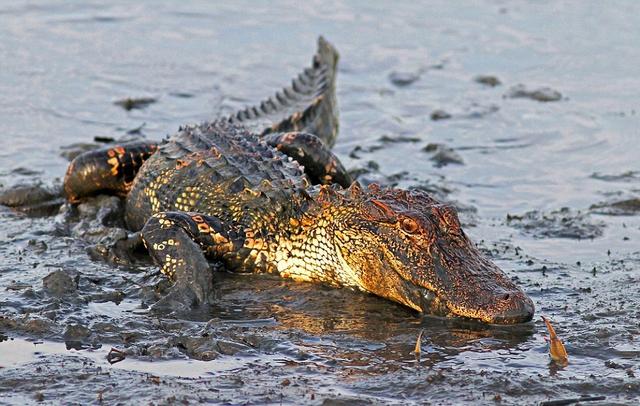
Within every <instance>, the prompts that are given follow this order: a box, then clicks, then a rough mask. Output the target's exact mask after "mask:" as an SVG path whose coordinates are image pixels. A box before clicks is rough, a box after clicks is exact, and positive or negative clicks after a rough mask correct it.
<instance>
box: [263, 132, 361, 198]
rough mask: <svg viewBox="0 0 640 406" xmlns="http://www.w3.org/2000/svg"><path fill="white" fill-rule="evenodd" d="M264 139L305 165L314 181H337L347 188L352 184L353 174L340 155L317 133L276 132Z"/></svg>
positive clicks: (308, 174) (322, 182)
mask: <svg viewBox="0 0 640 406" xmlns="http://www.w3.org/2000/svg"><path fill="white" fill-rule="evenodd" d="M264 140H265V142H266V143H267V144H269V145H271V146H272V147H275V148H277V149H278V150H279V151H281V152H282V153H284V154H286V155H288V156H290V157H291V158H293V159H295V160H296V161H298V163H300V165H302V166H304V172H305V173H306V174H307V176H308V177H309V179H310V180H311V182H312V183H314V184H319V183H320V184H325V185H327V184H332V183H337V184H339V185H340V186H342V187H345V188H347V187H349V185H351V182H352V180H351V176H349V174H348V173H347V171H346V169H344V166H342V163H341V162H340V160H339V159H338V157H337V156H335V155H334V154H333V152H331V150H330V149H329V148H327V146H326V145H324V143H323V142H322V140H321V139H320V138H318V137H316V136H315V135H313V134H309V133H303V132H288V133H275V134H268V135H266V136H265V137H264Z"/></svg>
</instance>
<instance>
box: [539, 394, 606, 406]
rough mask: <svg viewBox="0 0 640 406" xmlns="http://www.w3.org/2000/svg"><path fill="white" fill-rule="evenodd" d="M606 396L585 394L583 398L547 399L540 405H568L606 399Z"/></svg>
mask: <svg viewBox="0 0 640 406" xmlns="http://www.w3.org/2000/svg"><path fill="white" fill-rule="evenodd" d="M606 398H607V397H606V396H583V397H581V398H572V399H558V400H545V401H544V402H540V403H539V404H538V406H566V405H571V404H573V403H579V402H595V401H598V400H605V399H606Z"/></svg>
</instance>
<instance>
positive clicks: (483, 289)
mask: <svg viewBox="0 0 640 406" xmlns="http://www.w3.org/2000/svg"><path fill="white" fill-rule="evenodd" d="M309 185H310V182H309V180H308V178H307V177H306V175H305V174H304V172H303V170H302V169H301V167H300V166H299V165H298V164H297V163H296V162H289V160H288V159H287V157H286V156H285V155H283V154H282V153H280V152H279V151H277V150H276V149H274V148H271V147H269V146H268V145H266V144H265V143H264V142H262V141H261V140H260V139H259V138H258V137H256V136H255V135H252V134H251V133H249V132H247V131H246V130H244V129H242V128H239V127H235V126H232V125H229V124H226V123H221V122H218V123H213V124H205V125H201V126H194V127H187V128H185V129H184V130H183V131H182V132H181V133H179V134H178V135H177V136H175V137H174V138H173V139H172V140H170V141H169V142H168V143H166V144H164V145H162V146H160V147H159V150H158V152H157V153H156V154H154V155H153V156H152V157H151V158H150V159H149V160H148V161H147V162H146V163H145V164H144V165H143V167H142V170H141V171H140V173H139V175H138V176H137V177H136V179H135V181H134V184H133V186H132V190H131V193H130V194H129V197H128V198H127V208H126V216H127V217H126V218H127V222H128V224H129V226H130V227H131V228H132V229H140V228H142V227H143V226H144V225H145V223H146V224H147V226H145V230H143V235H144V233H145V231H146V232H147V233H149V232H150V231H158V229H157V228H152V229H150V230H147V228H148V224H149V222H148V221H147V220H148V219H149V218H152V219H153V218H154V217H155V220H158V221H159V222H160V224H161V226H160V228H163V227H164V226H166V229H169V228H172V227H174V226H176V223H177V222H180V223H181V224H184V225H183V226H182V227H185V228H186V229H187V230H188V234H189V235H190V236H191V237H192V239H193V240H194V241H196V242H197V244H198V245H199V247H200V248H201V249H202V250H203V252H204V253H205V254H206V256H207V257H209V258H210V259H214V260H220V261H222V262H223V263H224V264H225V266H226V268H227V269H229V270H231V271H236V272H271V273H277V274H279V275H281V276H282V277H285V278H293V279H295V280H299V281H313V282H322V283H326V284H329V285H332V286H337V287H350V288H354V289H360V290H363V291H366V292H370V293H373V294H375V295H378V296H382V297H385V298H387V299H390V300H393V301H395V302H398V303H401V304H403V305H406V306H409V307H411V308H413V309H416V310H418V311H423V312H429V313H436V314H444V315H459V316H466V317H470V318H474V319H479V320H482V321H485V322H489V323H517V322H522V321H527V320H529V319H530V318H531V317H532V315H533V304H532V302H531V300H530V299H529V298H528V297H527V296H526V295H525V294H524V293H523V292H522V291H521V290H519V289H518V288H517V287H516V286H515V285H514V284H513V283H512V282H511V280H510V279H509V278H508V277H507V276H506V275H504V273H503V272H502V271H501V270H500V269H499V268H497V267H496V266H495V265H494V264H493V263H491V262H490V261H489V260H487V259H486V258H484V257H483V255H482V254H481V253H480V252H479V251H478V250H477V249H476V248H475V246H474V245H473V243H471V242H470V241H469V240H468V238H467V237H466V236H465V234H464V232H463V231H462V230H461V228H460V223H459V221H458V218H457V215H456V212H455V210H454V209H453V208H452V207H450V206H447V205H443V204H441V203H438V202H437V201H435V200H434V199H432V198H430V197H429V196H427V195H426V194H424V193H421V192H417V191H404V190H399V189H380V188H379V187H376V186H372V187H370V188H369V189H368V190H366V191H363V190H361V188H360V187H359V186H358V184H357V183H354V184H352V186H351V187H349V188H348V189H342V188H340V187H338V186H334V188H335V189H334V188H332V187H330V186H326V185H325V186H320V187H313V188H310V187H309ZM181 216H182V217H181ZM163 225H164V226H163ZM231 229H232V230H233V232H231V231H230V230H231ZM156 235H157V234H156ZM160 235H161V236H162V234H160ZM154 238H155V237H154ZM145 239H146V235H145ZM154 241H160V240H158V239H157V238H156V240H154ZM171 241H172V239H169V238H162V239H161V241H160V243H156V244H153V245H154V251H155V257H157V258H159V262H160V264H161V266H162V270H163V272H165V274H167V276H169V277H174V276H175V266H174V265H175V263H176V261H174V260H176V258H175V256H174V255H173V254H171V255H169V259H170V260H169V261H166V260H164V258H165V257H166V255H168V254H166V253H167V252H169V251H166V250H167V249H169V248H170V247H169V245H171ZM151 245H152V244H150V243H148V242H147V246H151ZM180 260H183V261H186V264H189V263H190V258H188V257H183V258H180Z"/></svg>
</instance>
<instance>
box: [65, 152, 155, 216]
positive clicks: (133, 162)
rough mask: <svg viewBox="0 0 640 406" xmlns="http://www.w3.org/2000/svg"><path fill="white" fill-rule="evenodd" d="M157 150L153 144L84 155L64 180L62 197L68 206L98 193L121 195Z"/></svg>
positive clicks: (76, 161)
mask: <svg viewBox="0 0 640 406" xmlns="http://www.w3.org/2000/svg"><path fill="white" fill-rule="evenodd" d="M157 148H158V146H157V145H156V144H154V143H149V142H132V143H127V144H122V145H116V146H112V147H108V148H101V149H98V150H95V151H89V152H85V153H84V154H81V155H79V156H78V157H76V158H75V159H74V160H73V161H71V163H70V164H69V167H68V168H67V173H66V175H65V177H64V193H65V195H66V197H67V200H69V201H70V202H71V203H77V202H78V201H79V200H80V199H81V198H82V197H86V196H89V195H92V194H96V193H98V192H111V193H114V194H119V195H124V194H126V193H127V192H128V191H129V189H130V187H131V182H132V181H133V178H134V177H135V176H136V173H137V172H138V170H139V169H140V167H141V166H142V164H143V163H144V161H146V160H147V159H148V158H149V157H150V156H151V155H152V154H153V153H154V152H155V151H156V149H157Z"/></svg>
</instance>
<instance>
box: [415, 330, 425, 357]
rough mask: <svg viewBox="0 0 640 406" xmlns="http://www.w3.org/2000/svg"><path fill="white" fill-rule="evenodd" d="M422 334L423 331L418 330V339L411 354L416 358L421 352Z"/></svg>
mask: <svg viewBox="0 0 640 406" xmlns="http://www.w3.org/2000/svg"><path fill="white" fill-rule="evenodd" d="M422 333H424V330H420V334H418V339H417V340H416V348H415V349H414V350H413V352H414V353H415V354H416V355H418V356H419V355H420V350H421V344H422Z"/></svg>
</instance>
